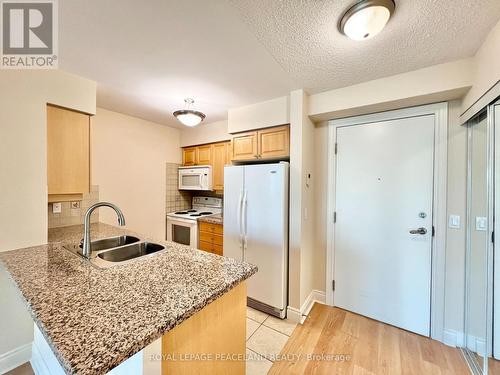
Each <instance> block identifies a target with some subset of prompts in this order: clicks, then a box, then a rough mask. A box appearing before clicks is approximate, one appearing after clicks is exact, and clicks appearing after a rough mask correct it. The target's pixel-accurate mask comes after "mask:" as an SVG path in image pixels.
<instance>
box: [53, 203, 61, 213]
mask: <svg viewBox="0 0 500 375" xmlns="http://www.w3.org/2000/svg"><path fill="white" fill-rule="evenodd" d="M61 211H62V203H52V213H53V214H60V213H61Z"/></svg>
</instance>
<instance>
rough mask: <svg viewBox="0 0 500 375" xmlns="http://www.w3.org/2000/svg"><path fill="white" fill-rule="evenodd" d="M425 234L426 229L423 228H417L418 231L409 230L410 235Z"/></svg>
mask: <svg viewBox="0 0 500 375" xmlns="http://www.w3.org/2000/svg"><path fill="white" fill-rule="evenodd" d="M426 233H427V229H425V228H418V229H412V230H410V234H422V235H424V234H426Z"/></svg>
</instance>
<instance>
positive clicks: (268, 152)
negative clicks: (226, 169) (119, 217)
mask: <svg viewBox="0 0 500 375" xmlns="http://www.w3.org/2000/svg"><path fill="white" fill-rule="evenodd" d="M232 143H233V152H232V160H234V161H243V160H260V159H282V158H288V157H289V156H290V127H289V126H288V125H285V126H277V127H273V128H267V129H262V130H257V131H254V132H246V133H238V134H235V135H234V136H233V142H232Z"/></svg>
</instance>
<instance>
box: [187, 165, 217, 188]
mask: <svg viewBox="0 0 500 375" xmlns="http://www.w3.org/2000/svg"><path fill="white" fill-rule="evenodd" d="M179 190H205V191H206V190H212V167H211V166H210V165H197V166H194V167H179Z"/></svg>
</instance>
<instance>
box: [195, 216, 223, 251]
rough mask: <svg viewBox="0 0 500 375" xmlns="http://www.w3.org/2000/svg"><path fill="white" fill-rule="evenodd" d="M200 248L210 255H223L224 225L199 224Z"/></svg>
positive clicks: (201, 222)
mask: <svg viewBox="0 0 500 375" xmlns="http://www.w3.org/2000/svg"><path fill="white" fill-rule="evenodd" d="M198 228H199V231H198V242H199V245H198V247H199V248H200V250H203V251H207V252H209V253H213V254H217V255H223V253H224V252H223V243H224V228H223V226H222V224H212V223H207V222H204V221H200V222H199V226H198Z"/></svg>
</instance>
